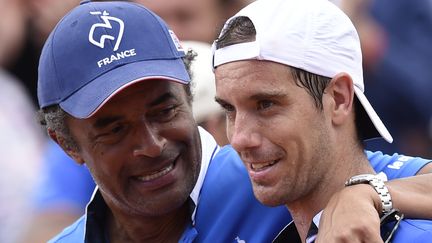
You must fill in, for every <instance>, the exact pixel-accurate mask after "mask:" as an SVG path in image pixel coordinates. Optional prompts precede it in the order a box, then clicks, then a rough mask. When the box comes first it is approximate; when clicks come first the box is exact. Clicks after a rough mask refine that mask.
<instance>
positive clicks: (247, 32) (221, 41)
mask: <svg viewBox="0 0 432 243" xmlns="http://www.w3.org/2000/svg"><path fill="white" fill-rule="evenodd" d="M255 39H256V29H255V26H254V24H253V23H252V21H251V20H250V19H249V18H248V17H246V16H239V17H237V18H234V19H233V20H231V22H230V23H228V25H227V27H226V28H225V29H224V30H223V33H222V34H221V36H220V37H219V38H218V39H217V40H216V49H221V48H223V47H226V46H231V45H235V44H240V43H246V42H252V41H255ZM290 71H291V74H292V75H293V78H294V80H295V82H296V85H297V86H299V87H302V88H305V89H306V91H307V92H308V93H309V94H310V96H311V97H312V99H313V101H314V103H315V106H316V107H317V108H318V109H320V110H322V109H323V103H322V96H323V94H324V91H325V89H326V87H327V86H328V84H329V83H330V81H331V78H329V77H325V76H321V75H318V74H314V73H311V72H308V71H305V70H303V69H300V68H296V67H290ZM360 106H361V104H360V103H359V101H358V100H357V98H355V101H354V112H355V123H356V130H357V131H356V132H357V137H358V138H359V139H360V141H361V140H363V138H365V136H367V134H365V133H364V132H363V131H362V129H360V127H361V125H360V124H364V123H365V122H367V120H366V119H365V116H364V115H365V114H364V113H365V111H364V110H363V109H357V107H360ZM366 117H367V116H366Z"/></svg>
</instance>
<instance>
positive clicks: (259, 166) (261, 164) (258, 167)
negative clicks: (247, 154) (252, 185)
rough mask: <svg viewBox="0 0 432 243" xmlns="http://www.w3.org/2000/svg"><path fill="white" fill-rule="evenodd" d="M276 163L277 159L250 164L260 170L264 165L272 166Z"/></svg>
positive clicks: (254, 168)
mask: <svg viewBox="0 0 432 243" xmlns="http://www.w3.org/2000/svg"><path fill="white" fill-rule="evenodd" d="M274 164H276V160H273V161H271V162H266V163H251V164H250V166H251V168H252V169H253V170H260V169H262V168H264V167H267V166H271V165H274Z"/></svg>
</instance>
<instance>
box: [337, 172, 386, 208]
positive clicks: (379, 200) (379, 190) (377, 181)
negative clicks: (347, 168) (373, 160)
mask: <svg viewBox="0 0 432 243" xmlns="http://www.w3.org/2000/svg"><path fill="white" fill-rule="evenodd" d="M383 175H384V176H383ZM386 180H387V178H386V176H385V174H380V175H373V174H363V175H357V176H353V177H351V178H350V179H349V180H347V181H346V182H345V186H352V185H357V184H367V185H370V186H371V188H373V189H374V191H375V195H377V196H372V200H373V202H374V206H375V208H376V209H377V211H378V212H379V214H380V215H381V214H385V213H388V212H390V211H391V210H392V209H393V204H392V200H391V196H390V193H389V191H388V189H387V186H386V185H385V184H384V182H385V181H386Z"/></svg>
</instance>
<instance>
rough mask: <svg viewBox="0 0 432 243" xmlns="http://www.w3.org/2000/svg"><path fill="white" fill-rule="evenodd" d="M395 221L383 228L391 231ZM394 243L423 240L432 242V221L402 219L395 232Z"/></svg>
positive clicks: (422, 241) (425, 242)
mask: <svg viewBox="0 0 432 243" xmlns="http://www.w3.org/2000/svg"><path fill="white" fill-rule="evenodd" d="M393 226H394V222H392V223H389V224H388V225H384V226H383V228H382V230H385V231H387V232H390V231H391V230H392V229H393ZM391 242H393V243H406V242H415V243H416V242H419V243H420V242H421V243H432V221H431V220H422V219H404V220H402V221H401V223H400V225H399V227H398V228H397V230H396V232H395V234H394V235H393V238H392V241H391Z"/></svg>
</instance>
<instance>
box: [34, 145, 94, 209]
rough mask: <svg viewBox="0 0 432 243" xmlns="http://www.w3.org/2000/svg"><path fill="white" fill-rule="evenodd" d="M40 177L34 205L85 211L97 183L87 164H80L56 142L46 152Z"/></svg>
mask: <svg viewBox="0 0 432 243" xmlns="http://www.w3.org/2000/svg"><path fill="white" fill-rule="evenodd" d="M44 156H45V157H44V160H43V164H42V167H43V168H42V172H41V176H40V180H39V181H38V184H37V185H36V187H35V191H34V196H33V198H34V202H33V204H34V208H35V209H36V210H38V211H42V210H46V209H49V208H72V209H74V210H77V213H82V212H84V210H85V206H86V204H87V202H88V201H89V200H90V197H91V194H92V192H93V190H94V187H95V184H94V182H93V179H92V178H91V176H90V173H89V171H88V169H87V167H85V166H81V165H78V164H77V163H76V162H75V161H73V160H72V159H71V158H70V157H69V156H67V155H66V154H65V153H64V151H63V150H62V149H61V148H60V147H59V146H58V145H57V144H56V143H54V142H50V143H49V144H48V147H47V151H46V152H45V155H44Z"/></svg>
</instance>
